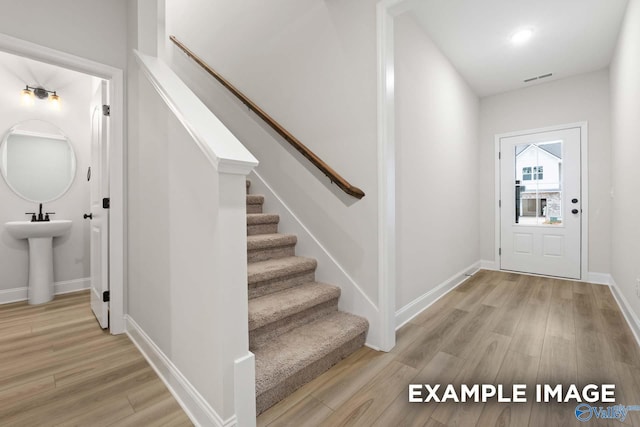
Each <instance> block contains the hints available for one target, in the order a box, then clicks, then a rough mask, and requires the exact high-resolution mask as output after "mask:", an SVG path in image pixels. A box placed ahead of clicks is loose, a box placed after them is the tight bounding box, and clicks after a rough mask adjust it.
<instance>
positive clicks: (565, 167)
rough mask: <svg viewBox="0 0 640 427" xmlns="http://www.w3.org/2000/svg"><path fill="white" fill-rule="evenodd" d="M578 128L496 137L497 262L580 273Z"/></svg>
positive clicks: (572, 274)
mask: <svg viewBox="0 0 640 427" xmlns="http://www.w3.org/2000/svg"><path fill="white" fill-rule="evenodd" d="M580 146H581V144H580V128H579V127H574V128H569V129H562V130H555V131H548V132H538V133H532V134H528V135H519V136H511V137H504V138H500V205H501V209H500V224H501V225H500V253H501V256H500V268H501V269H502V270H510V271H519V272H524V273H534V274H543V275H548V276H558V277H566V278H571V279H580V278H581V277H580V275H581V274H580V272H581V264H580V263H581V213H582V212H581V200H582V194H581V186H580V182H581V177H580V173H581V171H580V164H581V161H580Z"/></svg>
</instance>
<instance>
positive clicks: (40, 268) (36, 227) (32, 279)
mask: <svg viewBox="0 0 640 427" xmlns="http://www.w3.org/2000/svg"><path fill="white" fill-rule="evenodd" d="M5 227H7V232H8V233H9V234H10V235H11V236H13V237H14V238H16V239H28V240H29V287H28V290H27V293H28V295H29V304H42V303H45V302H49V301H51V300H52V299H53V238H54V237H59V236H62V235H64V234H65V233H67V232H68V231H69V230H70V229H71V221H70V220H52V221H41V222H30V221H12V222H7V223H6V224H5Z"/></svg>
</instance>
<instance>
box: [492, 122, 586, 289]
mask: <svg viewBox="0 0 640 427" xmlns="http://www.w3.org/2000/svg"><path fill="white" fill-rule="evenodd" d="M573 128H579V129H580V200H581V201H582V202H581V206H582V213H581V224H580V235H581V238H580V280H582V281H586V280H588V278H589V151H588V148H589V126H588V122H586V121H584V122H575V123H567V124H562V125H555V126H548V127H543V128H536V129H525V130H519V131H514V132H506V133H500V134H496V135H495V136H494V156H493V158H494V173H495V178H494V179H495V182H494V185H495V194H494V200H493V206H494V207H495V211H494V212H495V215H494V216H495V223H494V229H495V230H494V231H495V244H494V257H495V258H494V259H495V268H496V270H502V267H501V256H500V253H499V249H500V244H501V235H500V229H501V224H500V216H501V209H500V207H499V203H500V139H502V138H508V137H512V136H523V135H529V134H532V133H543V132H552V131H557V130H565V129H573ZM567 280H571V279H567Z"/></svg>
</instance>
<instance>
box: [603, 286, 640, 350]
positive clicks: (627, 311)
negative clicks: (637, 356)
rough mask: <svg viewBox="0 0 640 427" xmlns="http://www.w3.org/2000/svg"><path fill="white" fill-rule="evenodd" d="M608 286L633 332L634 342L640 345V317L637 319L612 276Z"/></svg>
mask: <svg viewBox="0 0 640 427" xmlns="http://www.w3.org/2000/svg"><path fill="white" fill-rule="evenodd" d="M609 287H610V288H611V293H612V294H613V297H614V298H615V300H616V302H617V303H618V306H619V307H620V311H622V314H623V316H624V318H625V320H626V321H627V324H628V325H629V328H631V332H632V333H633V336H634V337H635V339H636V342H637V343H638V345H639V346H640V319H638V316H637V315H636V314H635V312H634V311H633V309H632V308H631V304H629V301H627V299H626V298H625V297H624V295H623V293H622V292H621V291H620V288H619V287H618V284H617V283H616V281H615V280H614V278H613V277H611V284H610V285H609Z"/></svg>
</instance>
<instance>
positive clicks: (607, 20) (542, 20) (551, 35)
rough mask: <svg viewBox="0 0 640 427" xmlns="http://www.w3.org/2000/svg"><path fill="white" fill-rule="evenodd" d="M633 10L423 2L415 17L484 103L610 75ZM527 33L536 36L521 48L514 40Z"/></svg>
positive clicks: (579, 2) (555, 1)
mask: <svg viewBox="0 0 640 427" xmlns="http://www.w3.org/2000/svg"><path fill="white" fill-rule="evenodd" d="M626 6H627V0H535V1H532V0H529V1H524V0H420V1H415V2H413V8H412V13H413V14H414V16H415V18H416V20H417V21H418V23H419V24H420V25H421V26H422V27H423V28H424V30H425V31H426V33H427V34H428V35H429V36H430V38H431V39H432V40H433V41H434V43H435V44H436V45H437V46H438V47H439V48H440V50H441V51H442V52H443V53H444V55H445V56H446V57H447V58H449V60H450V61H451V63H452V64H453V65H454V67H456V69H457V70H458V72H460V74H461V75H462V76H463V77H464V78H465V79H466V80H467V82H468V83H469V85H470V86H471V87H472V89H473V90H474V91H475V92H476V94H478V96H480V97H483V96H487V95H492V94H496V93H500V92H506V91H509V90H513V89H519V88H522V87H526V86H530V85H535V84H540V83H545V82H548V81H550V80H555V79H561V78H564V77H568V76H571V75H576V74H581V73H585V72H589V71H595V70H600V69H602V68H605V67H607V66H608V65H609V63H610V61H611V57H612V56H613V51H614V49H615V46H616V42H617V39H618V33H619V30H620V26H621V23H622V19H623V17H624V13H625V10H626ZM523 27H533V29H534V34H533V36H532V37H531V39H530V40H529V41H528V42H526V43H524V44H522V45H520V46H515V45H513V44H512V43H511V41H510V38H511V36H512V35H513V34H514V33H515V32H516V31H517V30H518V29H520V28H523ZM548 73H553V76H551V77H548V78H544V79H539V80H534V81H533V82H530V83H524V82H523V80H525V79H528V78H531V77H535V76H541V75H545V74H548Z"/></svg>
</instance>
